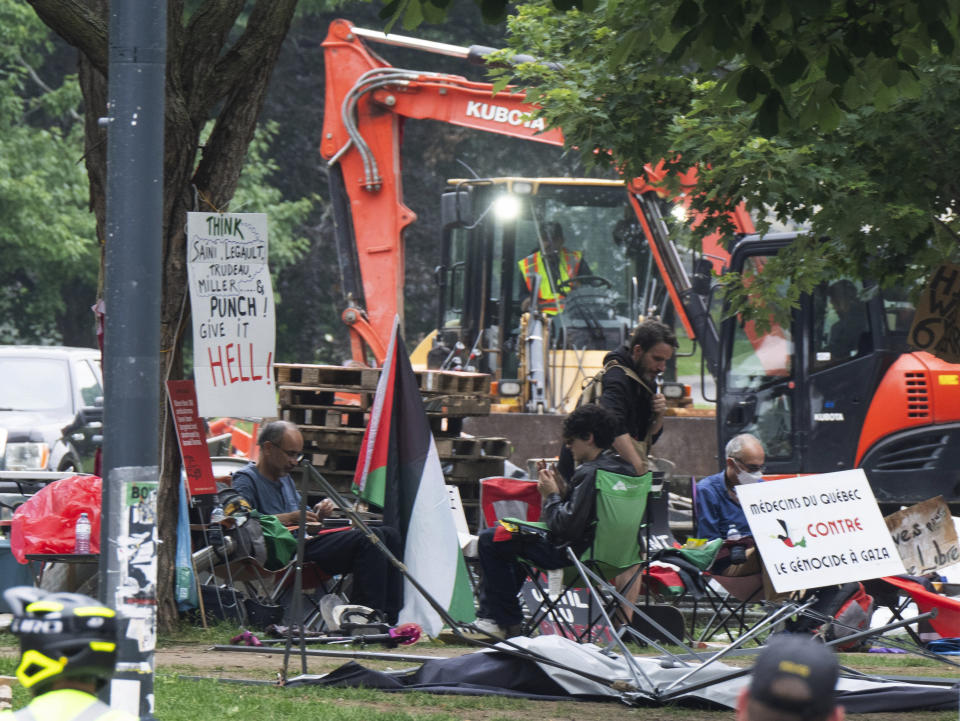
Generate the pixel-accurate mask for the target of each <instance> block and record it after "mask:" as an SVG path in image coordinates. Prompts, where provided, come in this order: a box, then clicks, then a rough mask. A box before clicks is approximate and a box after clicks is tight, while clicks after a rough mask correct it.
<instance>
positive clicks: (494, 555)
mask: <svg viewBox="0 0 960 721" xmlns="http://www.w3.org/2000/svg"><path fill="white" fill-rule="evenodd" d="M616 423H617V421H616V418H614V416H613V414H612V413H610V411H608V410H606V409H605V408H603V407H601V406H599V405H586V406H582V407H580V408H577V409H576V410H575V411H573V413H571V414H570V415H569V416H567V418H566V419H565V420H564V422H563V440H564V443H565V444H566V446H567V447H568V448H569V449H570V451H571V453H572V455H573V459H574V462H575V463H576V464H577V469H576V471H574V473H573V476H572V478H571V479H570V481H569V483H564V481H563V480H562V479H561V478H560V476H559V474H558V473H557V472H556V471H555V470H553V469H552V468H542V469H541V470H540V472H539V478H538V481H537V488H538V490H539V491H540V496H541V498H542V499H543V506H542V511H541V515H540V520H541V521H543V522H544V523H546V525H547V528H548V529H549V534H548V536H547V537H546V538H544V537H542V536H539V535H534V534H510V533H508V532H506V530H505V529H503V528H502V527H498V528H487V529H485V530H484V531H482V532H481V533H480V538H479V540H478V543H477V548H478V552H479V555H480V567H481V569H482V571H483V579H482V581H481V584H480V608H479V611H478V613H477V616H478V619H477V622H476V624H475V625H476V627H477V628H479V629H480V630H482V631H485V632H488V633H493V634H496V635H498V636H503V637H509V636H515V635H518V634H519V633H520V630H521V629H520V626H521V622H522V621H523V613H522V612H521V610H520V603H519V601H518V600H517V594H518V593H519V592H520V587H521V586H522V585H523V579H524V571H523V569H522V568H521V566H520V565H519V564H518V563H517V558H518V557H522V558H524V559H526V560H528V561H530V562H532V563H534V564H536V566H537V567H539V568H541V569H544V570H549V569H554V568H564V567H565V566H569V565H572V564H571V563H570V559H569V557H568V556H567V551H566V545H567V544H569V545H570V547H571V548H573V550H574V551H575V552H576V553H577V554H578V555H579V554H581V553H582V552H583V551H584V550H586V548H587V547H588V546H589V545H590V543H591V542H592V541H593V534H594V527H595V525H596V490H595V482H596V480H595V477H596V473H597V471H598V470H601V469H602V470H606V471H611V472H613V473H619V474H621V475H627V476H632V475H633V473H634V471H633V468H632V466H631V465H630V464H629V463H627V462H626V461H624V460H623V459H622V458H620V457H619V456H617V455H616V454H615V453H613V452H612V451H611V450H610V446H611V444H612V443H613V439H614V434H615V429H616Z"/></svg>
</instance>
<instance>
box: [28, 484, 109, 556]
mask: <svg viewBox="0 0 960 721" xmlns="http://www.w3.org/2000/svg"><path fill="white" fill-rule="evenodd" d="M100 488H101V480H100V477H99V476H70V477H69V478H61V479H60V480H59V481H54V482H53V483H50V484H49V485H47V486H46V487H45V488H43V489H41V490H40V491H38V492H37V493H35V494H34V495H33V496H32V497H31V498H30V499H29V500H28V501H27V502H26V503H24V504H23V505H22V506H20V507H19V508H18V509H17V510H16V511H15V512H14V514H13V522H12V524H11V526H10V550H11V552H12V553H13V556H14V558H16V559H17V561H18V562H19V563H26V562H27V558H26V556H27V554H28V553H73V551H74V546H75V545H76V535H75V531H76V526H77V519H78V518H80V514H81V513H86V514H87V518H89V519H90V552H91V553H99V552H100Z"/></svg>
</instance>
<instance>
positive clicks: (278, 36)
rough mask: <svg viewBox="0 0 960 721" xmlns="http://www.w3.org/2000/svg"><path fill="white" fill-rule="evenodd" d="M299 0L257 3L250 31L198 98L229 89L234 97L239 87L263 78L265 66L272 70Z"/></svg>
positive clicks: (216, 69)
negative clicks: (218, 90) (263, 67)
mask: <svg viewBox="0 0 960 721" xmlns="http://www.w3.org/2000/svg"><path fill="white" fill-rule="evenodd" d="M297 2H298V0H257V3H256V5H254V7H253V10H252V11H251V13H250V19H249V20H248V21H247V28H246V30H245V31H244V33H243V35H241V36H240V39H239V40H237V42H236V43H235V44H234V45H233V47H232V48H230V50H229V51H228V52H227V53H226V54H225V55H224V56H223V57H221V58H220V59H219V60H218V61H217V63H216V65H215V67H214V70H213V72H211V73H208V74H207V75H206V77H204V78H203V81H202V82H203V85H202V86H200V88H201V92H198V93H197V97H203V96H209V95H213V94H215V93H216V90H217V89H218V88H219V89H223V88H226V89H227V92H226V93H220V94H219V97H225V96H227V95H230V94H231V92H232V90H231V89H232V88H233V87H234V86H235V85H238V84H247V83H249V82H250V77H251V76H254V75H256V76H260V75H261V73H260V70H261V66H262V65H263V64H264V63H266V64H267V65H268V66H269V67H270V68H272V67H273V65H274V63H275V62H276V58H277V54H278V53H279V51H280V45H281V44H282V42H283V39H284V37H286V34H287V31H288V30H289V29H290V21H291V20H292V19H293V12H294V10H295V9H296V7H297Z"/></svg>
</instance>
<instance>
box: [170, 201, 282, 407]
mask: <svg viewBox="0 0 960 721" xmlns="http://www.w3.org/2000/svg"><path fill="white" fill-rule="evenodd" d="M267 247H268V246H267V216H266V215H264V214H263V213H187V272H188V275H189V277H190V303H191V308H192V316H193V373H194V378H195V379H196V384H197V397H198V400H199V409H200V415H202V416H204V417H206V418H210V417H213V416H235V417H241V418H242V417H254V418H264V417H273V416H276V415H277V399H276V389H275V387H274V384H273V352H274V341H275V336H276V332H275V330H276V327H275V321H274V313H273V286H272V285H271V283H270V269H269V267H268V265H267V257H268V255H267Z"/></svg>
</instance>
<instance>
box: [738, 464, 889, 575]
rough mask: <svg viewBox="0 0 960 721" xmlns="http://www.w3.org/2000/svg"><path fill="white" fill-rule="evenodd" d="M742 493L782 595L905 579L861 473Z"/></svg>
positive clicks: (752, 487) (759, 486)
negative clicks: (900, 576)
mask: <svg viewBox="0 0 960 721" xmlns="http://www.w3.org/2000/svg"><path fill="white" fill-rule="evenodd" d="M736 491H737V496H738V497H739V499H740V505H741V507H742V508H743V512H744V514H745V515H746V517H747V523H749V524H750V532H751V533H752V534H753V540H754V541H755V542H756V544H757V548H758V549H759V550H760V555H761V557H762V558H763V565H764V566H765V568H766V569H767V573H769V574H770V580H771V581H772V582H773V587H774V588H775V589H776V590H777V592H778V593H784V592H787V591H799V590H802V589H806V588H816V587H818V586H828V585H832V584H838V583H847V582H849V581H862V580H865V579H868V578H878V577H880V576H892V575H897V574H901V573H904V568H903V561H901V560H900V554H899V553H898V552H897V548H896V546H895V544H894V543H893V539H892V538H891V537H890V533H889V531H887V524H886V523H885V522H884V520H883V516H882V515H880V509H879V508H878V507H877V502H876V499H874V497H873V491H872V490H871V489H870V483H869V482H868V481H867V476H866V474H864V472H863V469H861V468H856V469H854V470H850V471H839V472H837V473H824V474H820V475H812V476H800V477H799V478H784V479H783V480H779V481H765V482H763V483H751V484H747V485H739V486H736Z"/></svg>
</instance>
